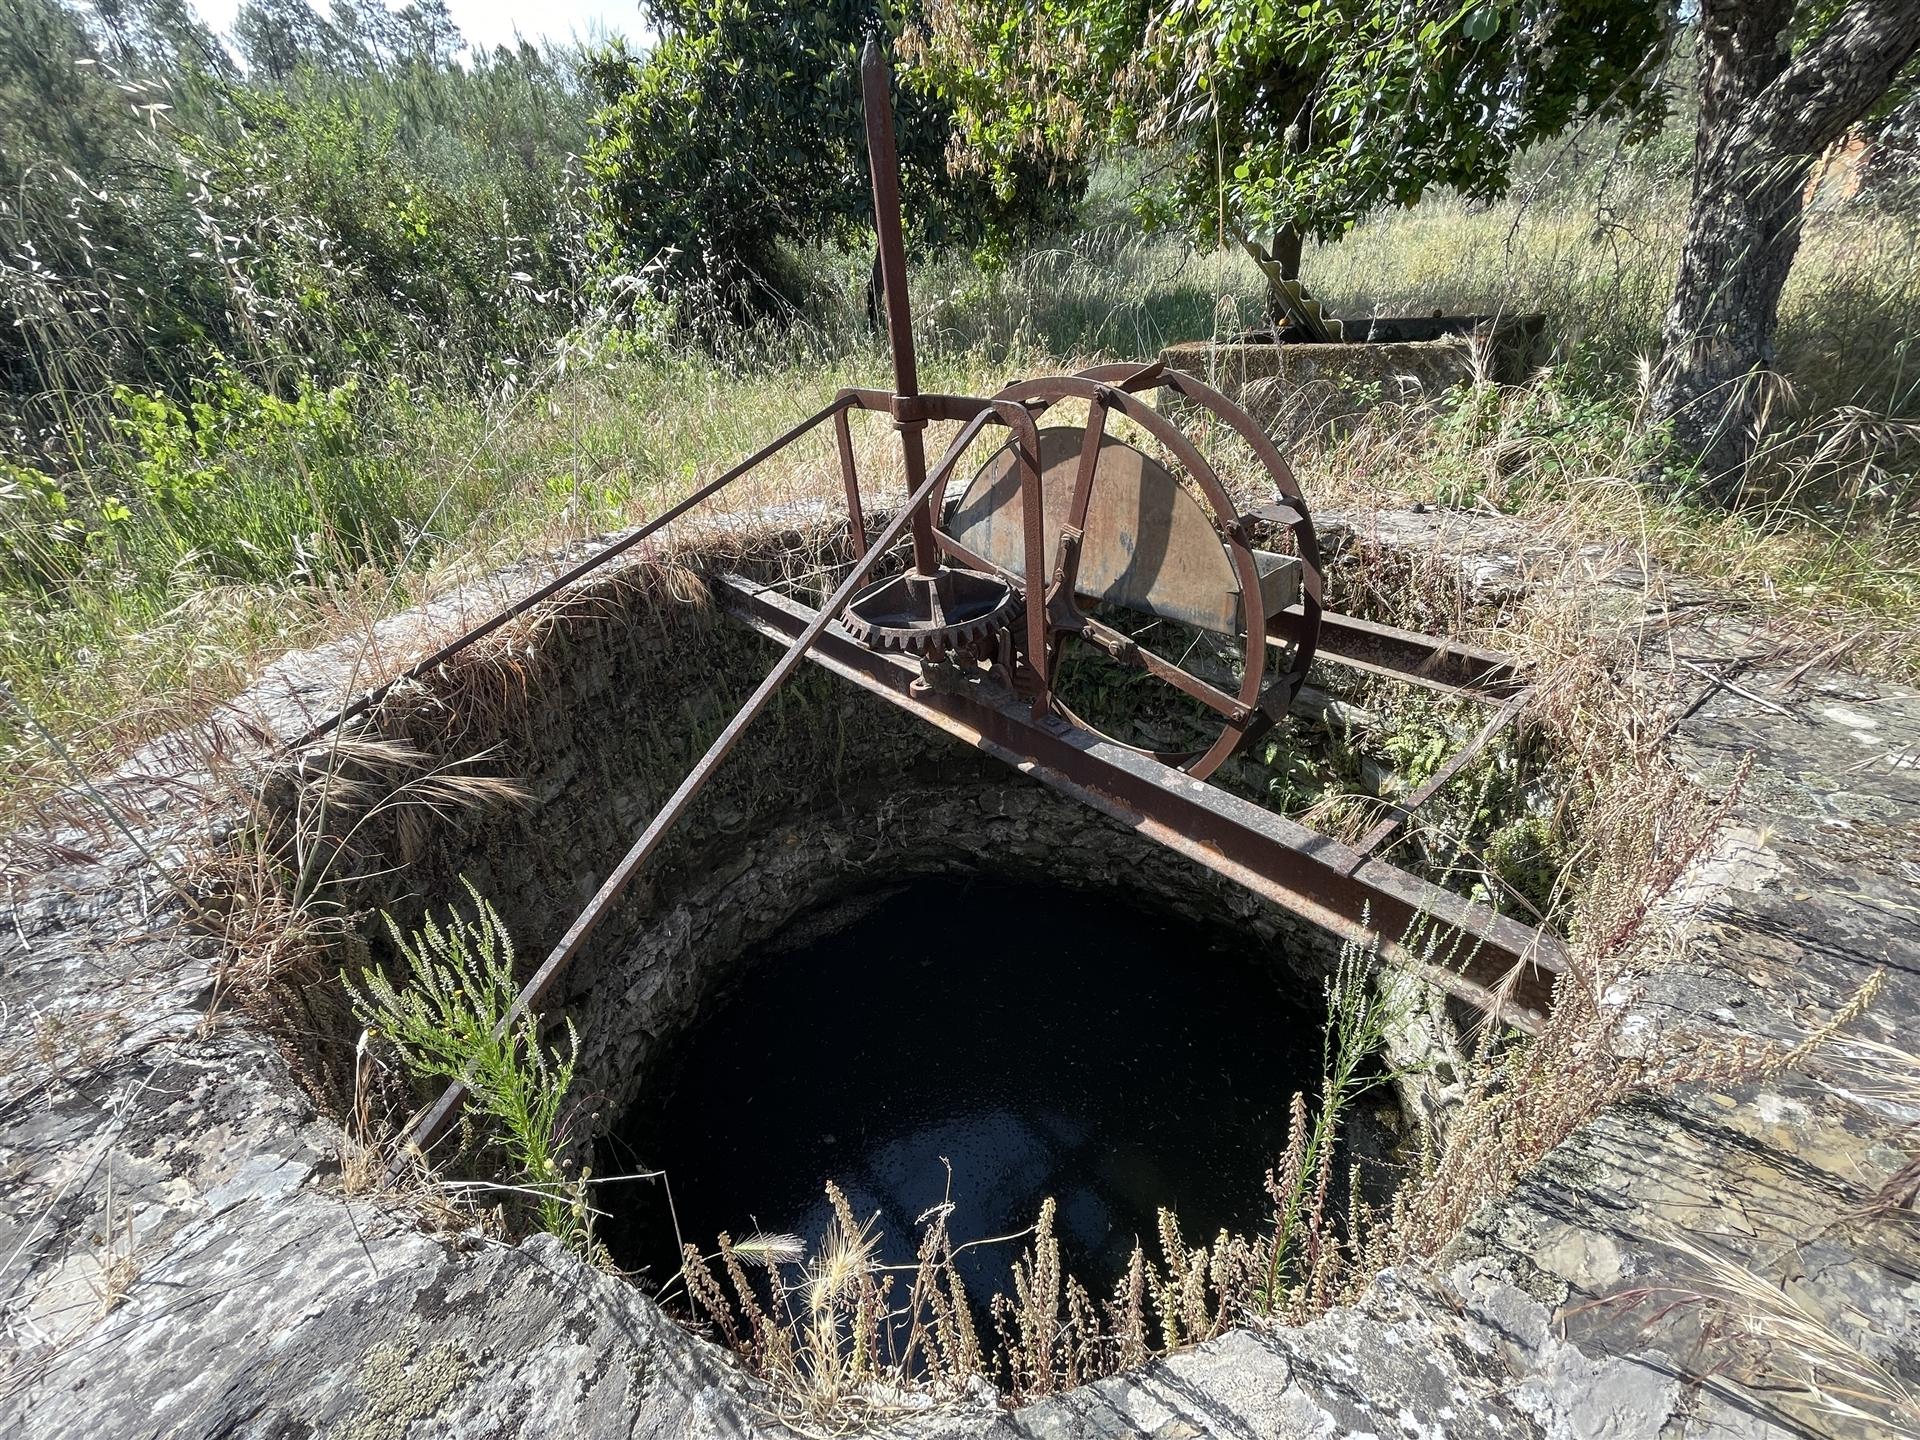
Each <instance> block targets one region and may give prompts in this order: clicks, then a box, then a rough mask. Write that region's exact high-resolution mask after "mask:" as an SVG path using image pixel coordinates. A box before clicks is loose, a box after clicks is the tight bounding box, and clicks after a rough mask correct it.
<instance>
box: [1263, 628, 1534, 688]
mask: <svg viewBox="0 0 1920 1440" xmlns="http://www.w3.org/2000/svg"><path fill="white" fill-rule="evenodd" d="M1299 619H1300V612H1299V609H1298V608H1297V607H1295V608H1293V609H1291V610H1287V611H1283V612H1281V613H1280V614H1279V615H1276V616H1275V617H1274V618H1273V620H1272V621H1271V622H1269V624H1268V627H1267V637H1268V639H1269V641H1270V642H1271V643H1273V644H1275V645H1285V644H1290V643H1292V641H1293V638H1294V637H1293V634H1292V631H1291V624H1292V623H1294V622H1297V621H1298V620H1299ZM1316 653H1317V654H1318V655H1319V657H1320V658H1321V659H1323V660H1329V661H1332V662H1333V663H1335V664H1337V665H1342V666H1345V667H1346V668H1347V669H1350V670H1359V671H1362V672H1364V673H1367V674H1370V675H1383V676H1385V677H1387V678H1388V679H1390V680H1404V681H1407V682H1408V683H1410V684H1414V685H1421V686H1424V687H1426V688H1427V689H1429V690H1439V691H1442V692H1445V693H1448V694H1458V695H1459V696H1460V697H1461V698H1462V699H1468V700H1478V701H1481V702H1482V703H1484V704H1492V705H1497V704H1502V703H1504V702H1505V701H1506V699H1507V697H1508V696H1509V695H1510V694H1511V693H1512V690H1513V687H1514V686H1516V685H1518V684H1519V683H1520V680H1519V676H1518V668H1519V667H1518V666H1517V664H1516V663H1515V661H1514V660H1513V657H1512V656H1509V655H1502V654H1500V653H1499V652H1498V651H1495V650H1482V649H1479V648H1478V647H1476V646H1472V645H1462V644H1460V643H1458V642H1457V641H1452V640H1438V639H1435V638H1434V637H1433V636H1431V635H1421V634H1419V633H1417V632H1416V631H1412V630H1401V629H1397V628H1396V627H1394V626H1392V625H1381V624H1377V623H1375V622H1374V621H1372V620H1361V619H1357V618H1356V617H1354V616H1352V615H1338V614H1335V613H1334V612H1332V611H1326V612H1325V613H1323V614H1322V615H1321V616H1320V645H1319V649H1318V651H1317V652H1316Z"/></svg>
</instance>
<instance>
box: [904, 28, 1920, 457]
mask: <svg viewBox="0 0 1920 1440" xmlns="http://www.w3.org/2000/svg"><path fill="white" fill-rule="evenodd" d="M1682 23H1691V24H1694V25H1697V27H1698V45H1697V47H1696V48H1697V51H1698V55H1699V64H1700V71H1701V73H1700V85H1699V91H1700V103H1699V111H1698V115H1697V120H1696V140H1695V151H1694V154H1695V159H1694V171H1693V193H1692V200H1691V204H1690V208H1689V214H1688V220H1687V234H1686V240H1685V244H1684V248H1683V251H1682V255H1681V259H1680V265H1679V273H1678V275H1677V277H1676V280H1675V284H1674V291H1673V299H1672V303H1671V305H1670V306H1669V308H1668V311H1667V315H1666V320H1665V325H1664V329H1663V336H1662V346H1661V355H1660V358H1659V361H1658V364H1657V366H1656V390H1655V405H1654V414H1655V418H1656V420H1657V421H1659V422H1661V423H1664V424H1666V425H1668V426H1670V427H1671V433H1672V439H1673V445H1672V453H1673V456H1674V458H1675V460H1676V461H1678V462H1680V463H1681V464H1682V465H1683V466H1687V467H1691V466H1694V465H1697V466H1698V467H1699V468H1700V470H1701V472H1702V473H1704V474H1705V475H1706V476H1707V477H1708V479H1709V482H1710V484H1711V485H1712V487H1713V488H1714V489H1716V490H1717V491H1719V492H1720V493H1722V494H1729V493H1731V492H1732V491H1733V490H1734V489H1736V488H1737V475H1738V470H1739V466H1740V463H1741V461H1742V460H1743V458H1744V457H1745V455H1746V454H1747V453H1748V451H1749V449H1750V447H1751V444H1752V441H1753V438H1754V433H1755V428H1756V425H1757V421H1758V416H1759V414H1760V411H1761V407H1762V404H1763V397H1764V394H1765V384H1764V380H1765V372H1766V371H1767V370H1769V369H1770V368H1771V366H1772V364H1773V358H1774V354H1773V333H1774V328H1775V325H1776V322H1777V320H1778V316H1779V306H1780V296H1781V292H1782V290H1783V289H1784V287H1785V284H1786V279H1787V274H1788V271H1789V269H1790V267H1791V266H1792V263H1793V258H1794V253H1795V251H1796V249H1797V248H1798V245H1799V237H1800V222H1801V218H1802V209H1803V197H1804V192H1805V187H1806V181H1807V177H1808V173H1809V171H1810V170H1811V168H1812V166H1813V165H1814V163H1815V162H1816V161H1817V160H1818V159H1819V157H1820V155H1821V153H1822V152H1823V151H1824V150H1825V149H1826V148H1827V147H1828V146H1829V145H1831V144H1832V143H1833V142H1834V141H1836V140H1837V139H1839V138H1840V137H1841V136H1842V135H1843V134H1844V133H1845V132H1846V131H1847V129H1848V128H1849V127H1851V126H1852V125H1854V124H1856V123H1858V122H1859V121H1860V120H1862V119H1863V118H1865V117H1867V116H1868V115H1869V114H1870V112H1872V111H1873V110H1874V108H1875V107H1876V106H1877V105H1881V104H1883V103H1885V102H1886V101H1887V100H1888V97H1889V96H1890V95H1891V94H1894V93H1896V92H1898V91H1900V90H1901V89H1902V88H1903V83H1902V82H1903V79H1911V78H1912V62H1913V57H1914V55H1915V51H1916V49H1917V48H1920V3H1916V0H1689V3H1687V4H1685V5H1680V6H1676V5H1675V4H1674V3H1673V0H1465V3H1455V0H1444V3H1437V4H1436V3H1433V0H1411V3H1408V0H1180V3H1176V4H1173V5H1167V6H1155V5H1149V4H1147V3H1145V0H1039V3H1038V4H1036V5H1033V6H1030V7H1026V8H1003V7H1000V6H997V5H994V4H993V3H991V0H936V3H934V4H933V6H932V7H931V9H930V11H929V15H928V18H927V22H926V25H925V28H924V32H923V34H922V35H921V36H920V37H919V40H918V42H917V55H918V65H919V68H918V76H919V79H920V82H921V83H922V84H924V85H926V86H927V87H928V88H929V89H931V90H932V91H933V92H935V93H937V94H941V95H944V96H947V97H949V98H950V99H951V101H952V102H953V104H954V107H955V113H956V116H957V117H958V120H959V124H960V134H961V137H962V141H963V143H962V145H961V147H960V148H959V150H958V152H957V154H956V157H955V158H956V159H957V161H958V162H959V163H961V164H963V165H973V166H977V167H980V168H983V169H985V170H986V171H987V172H988V173H989V174H997V173H998V172H999V167H1001V166H1002V165H1004V164H1005V163H1006V158H1007V157H1010V156H1015V155H1034V154H1053V155H1085V154H1086V153H1088V152H1089V151H1090V150H1091V149H1092V148H1093V147H1095V146H1097V145H1099V144H1102V143H1105V142H1112V141H1120V142H1140V141H1152V142H1156V143H1157V146H1158V147H1159V148H1160V149H1161V150H1162V151H1163V153H1165V154H1167V155H1168V156H1169V160H1168V163H1169V165H1170V166H1171V176H1170V178H1171V180H1172V182H1173V183H1172V195H1173V209H1174V211H1175V214H1176V217H1177V218H1178V219H1180V220H1183V221H1184V222H1186V223H1187V224H1188V225H1189V226H1191V227H1194V228H1196V229H1199V230H1202V231H1211V232H1214V233H1216V234H1217V235H1219V236H1220V237H1221V238H1225V237H1226V236H1228V235H1236V236H1238V237H1240V238H1242V239H1243V240H1244V241H1247V242H1249V248H1252V249H1254V250H1255V251H1256V254H1259V253H1260V252H1261V251H1262V250H1263V248H1266V247H1263V246H1262V245H1261V244H1260V243H1259V242H1258V241H1257V240H1256V239H1255V236H1256V234H1257V232H1259V231H1260V230H1262V229H1263V228H1264V229H1265V230H1267V231H1269V232H1270V233H1271V234H1272V235H1273V236H1274V240H1273V241H1272V243H1271V249H1272V251H1273V252H1275V253H1274V254H1273V255H1272V256H1271V259H1272V260H1273V262H1274V263H1272V264H1271V265H1269V266H1268V269H1269V274H1270V275H1271V276H1273V277H1274V278H1275V280H1276V283H1277V284H1278V283H1279V282H1281V281H1283V280H1284V279H1287V278H1296V277H1297V265H1298V254H1299V248H1298V247H1299V241H1300V239H1301V238H1302V237H1304V236H1316V237H1320V238H1332V237H1335V236H1338V235H1340V234H1342V233H1343V232H1344V231H1346V230H1347V229H1348V228H1350V227H1351V226H1352V225H1353V224H1354V223H1356V222H1357V221H1358V220H1359V219H1360V218H1361V217H1362V216H1364V215H1366V214H1367V213H1369V212H1370V211H1372V210H1374V209H1376V208H1378V207H1380V206H1383V205H1389V204H1403V205H1404V204H1411V203H1413V202H1414V201H1416V200H1418V199H1419V198H1420V196H1421V195H1422V194H1423V193H1424V192H1425V191H1426V190H1427V188H1428V187H1430V186H1442V187H1446V188H1449V189H1452V190H1454V191H1456V192H1457V193H1459V194H1462V195H1466V196H1469V197H1473V198H1486V197H1492V196H1497V195H1498V194H1500V193H1501V192H1502V191H1503V190H1504V189H1505V188H1506V185H1507V182H1508V175H1509V172H1510V168H1511V164H1512V161H1513V159H1514V157H1515V156H1516V154H1517V153H1518V152H1519V151H1520V150H1521V149H1523V148H1524V147H1526V146H1527V145H1530V144H1533V143H1534V142H1536V141H1539V140H1542V139H1545V138H1546V137H1549V136H1551V135H1554V134H1556V133H1558V132H1559V131H1561V130H1562V129H1564V128H1565V127H1567V126H1568V125H1570V124H1573V123H1575V122H1576V121H1579V120H1581V119H1583V118H1608V117H1618V118H1625V119H1626V120H1627V121H1628V122H1629V136H1630V137H1631V136H1632V135H1633V134H1634V133H1635V132H1636V130H1637V131H1638V133H1642V134H1644V133H1646V132H1647V131H1649V130H1650V129H1651V127H1652V126H1653V124H1654V123H1656V122H1657V121H1658V120H1659V118H1660V116H1661V109H1662V105H1663V91H1662V89H1661V87H1660V86H1659V85H1658V84H1657V83H1656V79H1657V75H1658V72H1659V68H1660V65H1661V62H1662V61H1663V60H1664V59H1665V57H1666V56H1667V53H1668V49H1669V43H1670V40H1671V38H1672V36H1673V34H1674V33H1675V27H1676V26H1678V25H1680V24H1682ZM1903 72H1904V73H1903ZM1294 293H1295V294H1297V293H1298V292H1297V291H1295V292H1294Z"/></svg>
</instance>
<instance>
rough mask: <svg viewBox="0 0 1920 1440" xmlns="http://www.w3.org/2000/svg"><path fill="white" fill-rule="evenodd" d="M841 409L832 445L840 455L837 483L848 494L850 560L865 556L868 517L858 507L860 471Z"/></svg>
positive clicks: (835, 420) (849, 427)
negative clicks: (838, 479)
mask: <svg viewBox="0 0 1920 1440" xmlns="http://www.w3.org/2000/svg"><path fill="white" fill-rule="evenodd" d="M847 408H848V407H845V406H843V407H842V408H840V409H839V410H836V411H835V412H834V415H833V443H834V447H835V448H836V449H837V450H838V451H839V452H840V483H841V485H842V487H843V488H844V489H845V490H846V492H847V544H848V545H849V546H850V547H851V548H852V550H853V558H854V559H855V560H862V559H865V558H866V554H867V517H866V514H865V512H864V511H863V510H862V509H861V506H860V472H859V470H858V468H856V467H855V465H854V463H853V426H852V424H851V422H849V421H848V419H847Z"/></svg>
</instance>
